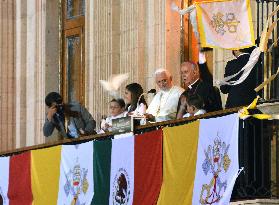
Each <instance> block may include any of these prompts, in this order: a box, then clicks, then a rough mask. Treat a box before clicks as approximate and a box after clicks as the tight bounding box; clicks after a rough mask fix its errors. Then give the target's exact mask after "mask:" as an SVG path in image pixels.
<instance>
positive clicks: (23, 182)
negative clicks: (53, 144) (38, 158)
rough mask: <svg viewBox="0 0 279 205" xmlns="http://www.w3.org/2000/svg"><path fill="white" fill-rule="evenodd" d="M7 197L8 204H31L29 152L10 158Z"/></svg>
mask: <svg viewBox="0 0 279 205" xmlns="http://www.w3.org/2000/svg"><path fill="white" fill-rule="evenodd" d="M8 198H9V201H10V203H9V204H10V205H19V204H20V205H31V204H32V201H33V197H32V189H31V153H30V152H25V153H22V154H19V155H15V156H12V157H11V158H10V173H9V188H8Z"/></svg>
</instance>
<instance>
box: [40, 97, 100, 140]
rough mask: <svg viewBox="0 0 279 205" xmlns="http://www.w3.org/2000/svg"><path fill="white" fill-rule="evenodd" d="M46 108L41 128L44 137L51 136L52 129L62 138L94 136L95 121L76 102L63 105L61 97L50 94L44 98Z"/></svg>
mask: <svg viewBox="0 0 279 205" xmlns="http://www.w3.org/2000/svg"><path fill="white" fill-rule="evenodd" d="M45 104H46V106H47V107H48V110H47V113H46V121H45V123H44V127H43V133H44V136H45V137H49V136H50V135H52V133H53V130H54V128H56V129H57V130H58V131H59V133H60V134H61V135H62V136H63V137H64V138H78V137H80V136H82V135H91V134H96V131H95V128H96V121H95V120H94V119H93V117H92V115H91V114H90V113H89V112H88V110H87V109H86V108H85V107H83V106H82V105H80V104H79V103H77V102H72V103H68V104H67V103H63V99H62V97H61V95H60V94H59V93H57V92H50V93H48V94H47V96H46V98H45Z"/></svg>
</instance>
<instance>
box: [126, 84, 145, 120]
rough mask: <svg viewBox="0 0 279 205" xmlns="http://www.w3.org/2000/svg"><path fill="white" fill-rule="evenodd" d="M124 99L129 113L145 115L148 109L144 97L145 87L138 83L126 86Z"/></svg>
mask: <svg viewBox="0 0 279 205" xmlns="http://www.w3.org/2000/svg"><path fill="white" fill-rule="evenodd" d="M124 99H125V103H126V110H127V112H128V115H143V114H145V112H146V109H147V103H146V101H145V99H144V97H143V89H142V87H141V85H140V84H138V83H131V84H129V85H127V86H126V89H125V93H124Z"/></svg>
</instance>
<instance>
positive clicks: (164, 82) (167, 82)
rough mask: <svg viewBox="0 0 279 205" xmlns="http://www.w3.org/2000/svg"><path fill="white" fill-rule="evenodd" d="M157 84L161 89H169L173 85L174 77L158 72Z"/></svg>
mask: <svg viewBox="0 0 279 205" xmlns="http://www.w3.org/2000/svg"><path fill="white" fill-rule="evenodd" d="M156 84H157V85H158V87H159V88H160V89H161V90H169V89H170V88H171V87H172V77H171V76H168V75H167V74H166V73H158V74H157V75H156Z"/></svg>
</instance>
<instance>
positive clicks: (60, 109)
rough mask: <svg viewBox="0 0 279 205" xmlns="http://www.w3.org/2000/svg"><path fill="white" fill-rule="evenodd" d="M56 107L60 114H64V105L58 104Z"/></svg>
mask: <svg viewBox="0 0 279 205" xmlns="http://www.w3.org/2000/svg"><path fill="white" fill-rule="evenodd" d="M55 107H56V110H57V112H58V113H62V112H63V105H62V104H58V105H56V106H55Z"/></svg>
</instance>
